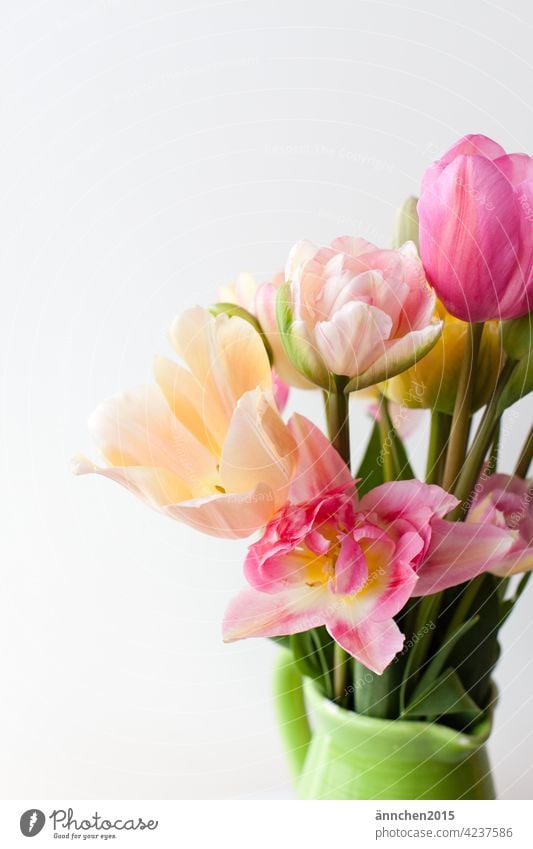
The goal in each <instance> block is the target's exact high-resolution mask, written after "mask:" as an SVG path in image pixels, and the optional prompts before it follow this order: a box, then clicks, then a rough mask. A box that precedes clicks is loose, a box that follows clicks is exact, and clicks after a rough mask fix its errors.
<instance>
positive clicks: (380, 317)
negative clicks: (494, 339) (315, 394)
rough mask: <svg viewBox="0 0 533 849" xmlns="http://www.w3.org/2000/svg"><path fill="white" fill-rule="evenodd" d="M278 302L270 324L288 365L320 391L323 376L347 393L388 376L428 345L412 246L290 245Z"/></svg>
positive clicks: (429, 300) (423, 293) (423, 286)
mask: <svg viewBox="0 0 533 849" xmlns="http://www.w3.org/2000/svg"><path fill="white" fill-rule="evenodd" d="M285 277H286V280H287V281H288V282H287V283H286V284H285V285H284V286H283V287H281V290H280V294H279V296H278V325H279V326H280V330H281V331H282V334H283V337H284V343H285V347H286V349H287V352H288V354H289V357H290V359H291V361H292V363H293V364H294V365H295V366H296V367H297V368H298V369H299V370H300V371H301V372H302V373H303V374H305V375H306V376H307V377H308V378H309V379H310V380H313V381H314V382H315V383H317V384H319V385H321V386H323V387H324V388H328V387H329V385H330V381H331V375H340V376H343V377H345V378H348V379H350V381H351V384H350V391H352V390H356V389H363V388H366V387H367V386H371V385H373V384H375V383H378V382H380V381H382V380H385V379H386V378H388V377H393V376H394V375H395V374H398V373H399V372H400V371H403V370H404V369H406V368H408V367H409V366H410V365H412V364H413V363H414V362H416V360H417V359H419V358H420V357H422V356H424V354H426V353H427V352H428V351H429V350H430V349H431V348H432V347H433V345H434V344H435V343H436V341H437V339H438V337H439V335H440V333H441V329H442V322H439V321H433V313H434V308H435V296H434V294H433V292H432V291H431V289H430V288H429V286H428V285H427V283H426V279H425V275H424V270H423V268H422V264H421V262H420V259H419V257H418V254H417V252H416V248H415V246H414V244H413V243H412V242H406V243H405V245H403V246H402V247H401V248H400V249H399V250H380V249H379V248H376V247H375V246H374V245H372V244H370V242H366V241H365V240H364V239H356V238H350V237H348V236H345V237H342V238H339V239H335V241H334V242H332V244H331V247H327V248H317V247H316V246H315V245H313V244H311V243H309V242H298V244H296V245H295V246H294V247H293V249H292V251H291V253H290V255H289V259H288V262H287V267H286V269H285Z"/></svg>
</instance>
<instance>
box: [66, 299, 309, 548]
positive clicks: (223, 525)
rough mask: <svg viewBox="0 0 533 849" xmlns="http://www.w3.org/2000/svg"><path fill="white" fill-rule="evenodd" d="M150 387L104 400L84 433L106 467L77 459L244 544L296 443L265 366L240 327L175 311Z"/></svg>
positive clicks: (289, 465) (280, 489)
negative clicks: (175, 358) (167, 351)
mask: <svg viewBox="0 0 533 849" xmlns="http://www.w3.org/2000/svg"><path fill="white" fill-rule="evenodd" d="M171 341H172V343H173V345H174V347H175V349H176V351H177V353H178V354H179V355H180V356H181V358H182V359H183V361H184V362H185V364H186V366H188V368H185V367H183V366H181V365H178V364H177V363H174V362H172V361H171V360H167V359H165V358H163V357H159V358H157V360H156V363H155V379H156V385H155V386H145V387H141V388H140V389H137V390H134V391H132V392H129V393H125V394H122V395H119V396H117V397H115V398H112V399H110V400H109V401H105V402H104V403H103V404H101V405H100V407H98V409H97V410H96V411H95V413H94V414H93V416H92V417H91V420H90V423H89V426H90V429H91V431H92V434H93V436H94V439H95V441H96V442H97V444H98V446H99V449H100V452H101V454H102V456H103V458H104V460H105V462H106V466H104V467H98V466H95V465H94V464H92V463H90V462H89V461H88V460H86V459H85V458H83V457H82V458H78V460H77V461H76V464H75V469H74V471H75V472H76V473H77V474H86V473H87V472H97V473H98V474H101V475H105V476H106V477H108V478H111V479H112V480H115V481H117V482H118V483H121V484H122V485H123V486H125V487H126V488H127V489H129V490H131V491H132V492H133V493H134V494H135V495H137V496H139V497H140V498H142V499H143V500H144V501H146V502H148V503H149V504H150V505H151V506H152V507H155V508H156V509H158V510H160V511H162V512H163V513H165V514H166V515H168V516H171V517H172V518H174V519H179V520H182V521H184V522H186V523H188V524H190V525H192V526H193V527H195V528H197V529H198V530H201V531H204V532H205V533H208V534H212V535H214V536H222V537H244V536H248V535H249V534H251V533H252V532H253V531H255V530H257V529H258V528H260V527H262V526H264V525H265V523H266V522H268V520H269V519H270V518H271V517H272V516H273V514H274V513H275V512H276V510H278V509H279V508H280V507H281V506H282V505H283V504H284V503H285V501H286V500H287V496H288V492H289V484H290V482H291V479H292V477H293V472H294V469H295V463H296V443H295V440H294V437H293V436H292V434H291V432H290V430H289V428H288V427H287V425H286V424H285V423H284V422H283V420H282V419H281V417H280V415H279V413H278V410H277V409H276V407H275V404H274V401H273V396H272V376H271V370H270V363H269V361H268V356H267V354H266V351H265V347H264V345H263V342H262V340H261V337H260V336H259V334H258V333H257V331H256V330H254V328H253V327H252V325H251V324H249V323H248V322H247V321H245V320H243V319H241V318H237V317H233V318H228V316H226V315H219V316H217V317H216V318H215V317H214V316H212V315H211V314H210V313H209V312H208V311H207V310H204V309H200V308H199V307H198V308H195V309H191V310H188V311H186V312H185V313H183V314H182V315H181V316H180V317H179V318H178V319H177V320H176V322H175V323H174V325H173V327H172V330H171Z"/></svg>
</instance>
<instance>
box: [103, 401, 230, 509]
mask: <svg viewBox="0 0 533 849" xmlns="http://www.w3.org/2000/svg"><path fill="white" fill-rule="evenodd" d="M89 430H90V432H91V434H92V436H93V438H94V440H95V442H96V443H97V445H98V447H99V449H100V451H101V453H102V454H103V456H104V457H105V459H106V461H107V462H108V463H109V465H111V466H146V467H148V466H155V467H156V468H159V469H168V470H169V471H170V472H173V473H174V475H175V476H176V478H178V479H180V480H182V481H184V483H185V484H186V485H187V487H188V488H189V490H190V492H191V493H192V494H193V495H194V496H196V495H203V494H204V493H205V491H206V488H207V489H209V487H210V486H213V487H214V485H215V483H216V480H217V471H216V459H215V457H214V455H213V454H211V452H210V451H208V450H207V449H206V447H205V445H203V444H202V443H201V442H200V441H199V440H198V439H197V438H196V437H195V436H194V435H193V434H192V433H190V432H189V431H188V430H187V428H186V427H184V425H182V424H181V422H179V421H178V420H177V419H176V418H175V416H174V415H173V413H172V411H171V409H170V407H169V406H168V404H167V402H166V400H165V398H164V396H163V394H162V393H161V392H160V390H159V389H158V387H157V386H143V387H139V388H138V389H137V390H133V391H131V392H124V393H122V394H120V395H117V396H115V397H114V398H110V399H109V400H107V401H104V402H103V403H102V404H100V406H99V407H97V409H96V410H95V412H94V413H93V414H92V416H91V418H90V419H89Z"/></svg>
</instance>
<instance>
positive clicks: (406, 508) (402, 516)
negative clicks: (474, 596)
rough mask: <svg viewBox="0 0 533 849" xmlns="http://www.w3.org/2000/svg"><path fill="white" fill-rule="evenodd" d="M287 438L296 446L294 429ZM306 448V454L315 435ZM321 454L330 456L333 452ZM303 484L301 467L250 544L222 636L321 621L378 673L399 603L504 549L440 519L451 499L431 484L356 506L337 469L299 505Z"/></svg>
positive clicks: (485, 531) (381, 490)
mask: <svg viewBox="0 0 533 849" xmlns="http://www.w3.org/2000/svg"><path fill="white" fill-rule="evenodd" d="M296 421H297V425H298V420H296ZM293 427H294V426H293ZM293 434H294V436H295V438H296V440H297V441H298V438H299V435H300V434H299V433H298V427H297V428H296V429H293ZM313 442H314V444H315V452H316V446H317V444H318V443H317V441H316V435H315V436H314V437H313ZM328 451H329V457H330V458H331V457H332V454H331V452H332V451H334V449H332V448H331V446H330V447H329V449H328ZM339 459H340V458H339ZM330 463H331V459H329V460H328V464H330ZM334 468H338V462H337V465H336V466H334ZM296 475H298V467H297V471H296ZM319 477H320V476H319ZM296 479H297V478H296ZM308 480H309V463H308V464H307V466H306V468H305V469H304V470H303V472H302V474H301V475H300V481H301V484H300V487H299V489H298V491H294V490H291V491H290V493H289V498H290V500H291V502H292V503H289V504H287V505H286V506H285V507H283V508H282V509H281V510H280V511H279V512H278V513H277V515H276V516H275V517H274V518H273V519H272V520H271V522H270V523H269V524H268V525H267V527H266V529H265V532H264V534H263V536H262V538H261V539H260V540H259V542H257V543H255V544H254V545H252V546H251V547H250V549H249V553H248V556H247V558H246V563H245V574H246V577H247V579H248V582H249V583H250V584H251V587H250V588H249V589H246V590H244V591H242V592H241V593H240V594H239V595H238V596H237V597H236V598H235V599H234V600H233V602H232V603H231V604H230V606H229V608H228V610H227V612H226V616H225V620H224V626H223V631H224V638H225V640H227V641H231V640H238V639H242V638H244V637H251V636H279V635H286V634H293V633H298V632H301V631H307V630H308V629H310V628H314V627H318V626H321V625H325V626H326V628H327V629H328V631H329V633H330V634H331V636H332V637H333V638H334V639H335V640H336V641H337V642H338V643H339V644H340V645H341V646H342V647H343V648H344V649H345V650H346V651H347V652H349V653H350V654H351V655H353V656H354V657H355V658H356V659H357V660H359V661H360V662H361V663H363V664H364V665H365V666H367V667H368V668H369V669H371V670H372V671H374V672H377V673H378V674H381V673H382V672H383V670H384V669H385V667H386V666H387V665H388V664H389V663H390V662H391V660H392V659H393V657H394V655H395V654H396V653H397V652H398V651H400V649H401V648H402V646H403V642H404V635H403V634H402V633H401V631H400V629H399V627H398V625H397V624H396V622H395V621H394V619H393V617H394V616H395V615H396V614H397V613H399V611H400V610H401V609H402V608H403V607H404V605H405V603H406V602H407V601H408V599H409V598H411V597H412V596H420V595H430V594H432V593H434V592H438V591H439V590H443V589H446V588H447V587H451V586H454V585H456V584H459V583H462V582H463V581H465V580H468V579H469V578H472V577H474V576H475V575H478V574H480V572H482V571H485V570H486V569H487V566H488V565H489V564H490V563H491V562H493V561H494V558H498V557H503V556H504V555H505V554H506V552H507V551H508V549H509V547H510V546H511V544H512V539H511V538H510V535H509V532H508V531H507V529H502V528H496V527H490V528H488V527H487V526H486V525H475V524H470V525H465V524H452V523H450V522H447V521H445V520H444V519H443V518H442V517H443V516H444V515H446V513H448V512H449V511H450V510H451V509H452V508H453V507H454V506H455V505H456V504H457V500H456V499H455V498H454V497H453V496H451V495H449V494H448V493H446V492H445V491H444V490H442V489H441V488H440V487H437V486H428V485H426V484H423V483H420V482H419V481H415V480H413V481H396V482H392V483H386V484H383V485H381V486H378V487H376V488H375V489H374V490H372V491H371V492H369V493H368V494H367V495H365V496H363V498H362V499H361V500H358V498H357V496H356V493H355V489H354V486H353V484H352V483H351V482H349V481H348V480H345V479H344V478H343V477H342V475H341V473H340V472H339V471H337V472H336V474H335V480H334V483H335V484H336V486H334V487H332V485H331V479H330V483H329V484H328V476H327V474H324V475H323V476H322V478H321V479H319V480H318V481H316V482H315V483H316V485H315V486H314V487H312V488H311V489H310V490H308V493H309V495H308V498H307V499H306V500H304V501H302V500H301V496H302V495H304V494H305V492H306V485H307V482H308Z"/></svg>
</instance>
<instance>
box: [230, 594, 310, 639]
mask: <svg viewBox="0 0 533 849" xmlns="http://www.w3.org/2000/svg"><path fill="white" fill-rule="evenodd" d="M323 606H324V593H323V591H322V590H321V588H317V587H305V588H303V589H302V588H300V587H299V588H298V589H290V590H285V591H284V592H279V593H263V592H259V591H258V590H254V589H245V590H241V592H240V593H239V594H238V595H237V596H236V597H235V598H234V599H233V600H232V601H231V602H230V604H229V606H228V608H227V610H226V613H225V616H224V621H223V624H222V633H223V637H224V642H226V643H228V642H233V641H234V640H242V639H244V638H245V637H279V636H285V635H287V634H298V633H300V632H301V631H308V630H310V629H311V628H317V627H319V626H320V625H323V624H324V613H323V609H322V608H323Z"/></svg>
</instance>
